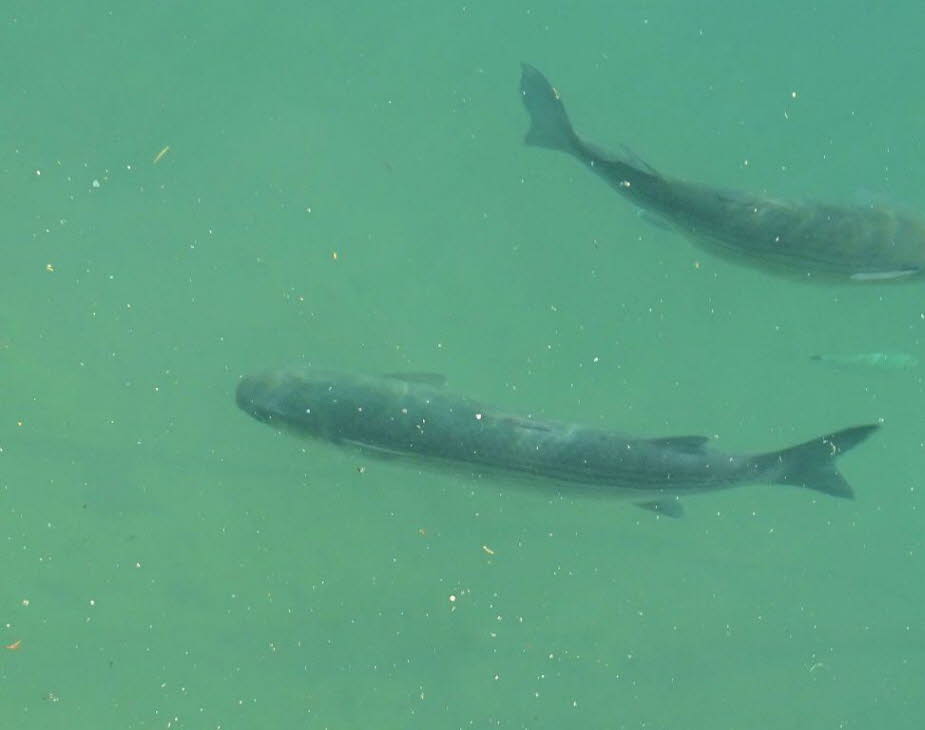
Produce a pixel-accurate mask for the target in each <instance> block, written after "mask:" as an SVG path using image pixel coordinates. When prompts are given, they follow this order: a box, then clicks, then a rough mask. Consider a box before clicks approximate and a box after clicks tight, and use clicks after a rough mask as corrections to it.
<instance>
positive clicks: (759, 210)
mask: <svg viewBox="0 0 925 730" xmlns="http://www.w3.org/2000/svg"><path fill="white" fill-rule="evenodd" d="M521 94H522V97H523V102H524V105H525V106H526V108H527V112H528V113H529V115H530V130H529V131H528V132H527V135H526V138H525V141H526V143H527V144H528V145H532V146H537V147H546V148H549V149H554V150H558V151H560V152H565V153H567V154H570V155H572V156H574V157H576V158H577V159H578V160H580V161H581V162H583V163H585V164H586V165H588V166H589V167H590V168H591V170H593V171H594V172H595V173H597V174H598V175H599V176H600V177H602V178H603V179H604V180H606V181H607V182H608V183H609V184H610V185H611V186H612V187H613V188H615V189H616V190H617V191H618V192H619V193H620V194H622V195H624V196H625V197H627V198H628V199H629V200H631V201H632V202H633V203H635V204H636V205H638V206H639V207H640V208H642V209H643V210H645V211H647V212H648V213H650V214H654V215H655V216H657V217H658V218H660V219H661V220H663V221H665V222H666V223H668V224H670V225H671V226H672V227H673V228H675V229H677V230H678V231H680V232H682V233H684V234H686V235H687V236H688V237H689V238H691V239H692V240H693V241H695V242H696V243H698V244H700V245H701V246H702V247H704V248H705V249H707V250H709V251H710V252H712V253H714V254H717V255H720V256H723V257H726V258H729V259H732V260H734V261H737V262H739V263H742V264H746V265H749V266H753V267H756V268H760V269H763V270H766V271H769V272H772V273H777V274H782V275H787V276H790V277H794V278H799V279H808V280H824V281H844V282H871V281H874V282H876V281H902V280H908V279H913V278H916V277H919V276H921V275H922V274H923V273H925V222H923V221H922V220H920V219H918V218H916V217H913V216H910V215H906V214H904V213H900V212H898V211H895V210H891V209H889V208H880V207H875V206H837V205H827V204H813V203H797V202H787V201H781V200H775V199H773V198H767V197H762V196H758V195H752V194H749V193H744V192H733V191H726V190H721V189H719V188H714V187H710V186H707V185H702V184H698V183H691V182H685V181H682V180H676V179H672V178H669V177H665V176H663V175H661V174H660V173H658V172H657V171H656V170H655V169H654V168H652V167H651V166H649V165H648V164H646V163H645V162H642V161H641V160H639V159H637V158H636V157H635V156H634V155H632V154H631V153H628V152H625V153H624V154H612V153H608V152H605V151H603V150H601V149H600V148H599V147H597V146H596V145H594V144H591V143H589V142H586V141H584V140H583V139H582V138H581V137H579V136H578V134H576V133H575V130H574V129H573V128H572V124H571V122H570V120H569V117H568V114H567V113H566V111H565V106H564V105H563V103H562V100H561V98H560V95H559V92H558V91H557V90H556V89H554V88H553V87H552V85H551V84H550V83H549V81H548V80H547V79H546V77H545V76H544V75H543V74H542V73H541V72H540V71H539V70H538V69H536V68H534V67H533V66H530V65H528V64H523V73H522V76H521Z"/></svg>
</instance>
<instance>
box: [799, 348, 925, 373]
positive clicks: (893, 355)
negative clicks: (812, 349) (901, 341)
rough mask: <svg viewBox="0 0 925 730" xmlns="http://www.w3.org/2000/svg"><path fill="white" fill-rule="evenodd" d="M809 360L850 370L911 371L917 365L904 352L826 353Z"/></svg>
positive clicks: (915, 360) (916, 362) (916, 361)
mask: <svg viewBox="0 0 925 730" xmlns="http://www.w3.org/2000/svg"><path fill="white" fill-rule="evenodd" d="M809 359H810V360H815V361H816V362H821V363H825V364H826V365H831V366H833V367H836V368H843V369H851V370H912V368H915V367H918V364H919V361H918V359H917V358H915V357H913V356H912V355H909V354H908V353H905V352H855V353H848V354H838V353H826V354H821V355H811V356H810V358H809Z"/></svg>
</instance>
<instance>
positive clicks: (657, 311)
mask: <svg viewBox="0 0 925 730" xmlns="http://www.w3.org/2000/svg"><path fill="white" fill-rule="evenodd" d="M850 5H851V6H850V7H846V6H845V4H844V3H834V2H823V3H815V4H814V5H812V6H806V4H805V3H797V2H786V3H783V4H781V3H778V4H775V5H773V6H771V5H769V6H767V7H764V8H757V9H756V8H755V7H752V6H742V8H740V9H737V10H730V8H729V7H728V3H720V2H715V1H714V2H707V3H697V4H690V3H682V2H679V1H674V2H664V3H644V2H631V3H621V4H612V3H592V2H579V3H572V4H568V5H563V6H560V5H557V4H555V3H545V4H537V3H530V4H523V3H515V4H513V5H510V4H509V5H507V6H504V8H503V9H500V6H498V5H497V4H472V5H462V4H454V3H442V4H435V3H424V2H408V3H397V4H394V3H393V4H383V3H372V2H359V3H353V4H352V5H350V7H349V8H347V7H346V6H343V5H334V4H331V3H326V4H314V5H305V4H304V3H282V4H277V5H274V6H273V7H263V6H259V7H258V6H256V5H254V4H252V3H238V4H232V3H227V2H225V3H214V2H208V3H205V4H202V3H200V4H199V5H197V6H195V7H192V6H190V5H189V4H188V3H178V2H169V1H168V2H159V3H137V4H132V5H125V6H124V7H119V6H118V5H116V6H114V5H113V4H112V3H103V2H99V1H98V0H87V1H86V2H83V3H80V4H72V5H66V6H65V5H63V4H59V5H58V7H52V6H47V5H36V4H35V3H32V2H14V3H12V4H8V6H5V7H4V9H3V11H2V13H0V28H2V29H0V44H2V47H3V48H4V58H5V61H4V63H3V64H2V65H0V82H2V88H3V89H4V91H5V94H4V96H5V101H4V103H3V112H2V116H0V119H2V125H0V131H2V135H0V195H2V198H0V199H2V201H3V202H2V203H0V205H2V210H3V218H4V226H3V245H4V251H5V266H4V279H3V307H2V309H0V365H2V368H3V373H4V376H3V378H2V381H0V399H2V403H3V406H2V409H0V447H2V453H0V516H2V519H0V546H2V551H3V552H2V561H3V566H4V568H5V571H4V574H3V580H2V583H0V640H2V644H3V645H5V646H8V647H13V648H8V649H6V650H0V697H2V707H3V710H2V712H3V716H2V717H0V726H3V727H10V728H22V729H24V730H29V729H31V728H43V729H44V728H49V727H65V726H66V727H68V728H72V729H74V730H80V729H83V728H101V727H111V728H229V729H231V728H294V727H310V728H334V729H340V728H344V729H347V728H357V727H368V728H428V729H429V728H468V727H500V728H537V729H544V728H557V729H558V728H565V727H583V728H621V729H623V728H626V729H636V728H640V729H641V728H666V729H667V728H678V729H679V730H681V729H683V730H693V729H694V728H710V729H711V730H713V729H717V728H728V729H729V730H737V729H740V728H741V729H752V728H762V730H765V729H770V728H774V729H776V728H792V727H804V728H833V729H834V728H846V729H853V728H859V729H860V728H872V727H890V728H892V729H894V730H895V729H899V728H918V727H919V726H920V725H921V721H922V720H921V717H922V710H923V700H922V695H921V689H920V685H921V677H922V675H923V672H925V635H923V632H925V626H923V611H922V607H921V606H922V603H923V598H925V596H923V589H922V585H921V579H920V576H921V575H922V571H923V567H925V564H923V545H922V532H923V531H922V516H921V515H922V497H921V486H922V476H921V474H922V472H923V465H925V456H923V443H925V434H923V431H925V429H923V420H922V416H921V410H922V409H921V404H922V403H925V388H923V382H922V372H921V371H920V370H919V369H918V368H909V369H903V370H896V371H879V370H876V369H873V370H866V369H860V370H853V371H852V370H841V369H827V368H825V367H824V366H823V367H821V366H820V365H821V364H820V363H818V362H814V361H812V360H810V356H812V355H814V354H818V353H829V352H836V353H849V354H850V353H852V352H857V353H867V352H900V353H905V354H908V355H909V356H911V357H914V358H917V359H918V360H920V361H921V360H923V359H925V345H923V341H922V338H923V332H925V297H923V291H925V290H923V289H922V285H921V284H918V285H916V284H910V285H907V286H894V287H890V286H876V285H875V286H869V287H857V288H852V287H825V286H821V287H810V286H804V285H799V284H795V283H792V282H788V281H786V280H779V279H774V278H770V277H767V276H765V275H763V274H761V273H759V272H755V271H751V270H748V269H743V268H737V267H734V266H732V265H730V264H728V263H725V262H722V261H718V260H716V259H713V258H711V257H710V256H708V255H707V254H705V253H703V252H702V251H701V250H699V249H697V248H694V247H693V246H691V245H690V244H689V243H688V242H687V241H685V240H684V239H682V238H680V237H678V236H677V235H676V234H673V233H671V232H669V231H665V230H662V229H660V228H656V227H653V226H651V225H650V224H649V223H648V222H647V221H646V220H644V219H643V218H641V217H639V216H638V215H637V214H636V212H635V211H634V210H633V209H632V207H631V206H629V205H627V204H626V203H625V201H623V200H620V199H619V198H618V197H617V196H616V195H615V194H614V193H613V192H612V191H611V190H608V189H607V187H606V186H605V185H603V184H602V183H601V182H600V181H599V180H597V179H595V178H594V176H592V175H590V174H588V173H587V172H586V171H584V170H582V169H581V167H580V166H578V165H577V164H575V162H574V161H573V160H569V159H567V158H565V157H564V156H561V155H554V154H552V153H547V152H544V151H542V150H536V149H529V148H526V147H524V146H522V144H521V138H522V135H523V132H524V130H525V128H526V115H525V113H524V111H523V109H522V107H521V104H520V100H519V98H518V90H517V86H518V75H519V62H520V61H521V60H527V61H530V62H531V63H534V64H536V65H537V66H539V67H540V68H542V69H543V70H544V71H546V72H547V73H548V74H549V76H550V78H552V79H554V81H555V83H556V84H557V86H558V87H559V88H560V89H561V90H562V93H563V94H566V95H567V97H568V106H569V111H570V113H571V114H572V118H573V120H574V122H575V124H576V126H577V127H578V128H579V129H580V130H581V131H582V132H583V133H585V134H586V135H587V136H588V137H589V138H590V139H593V140H594V141H596V142H599V143H600V144H602V145H608V144H609V145H611V146H613V147H617V146H618V145H620V144H623V143H625V144H627V145H629V146H631V147H632V148H633V150H634V151H635V152H636V153H638V154H639V155H640V156H641V157H643V158H644V159H646V160H648V161H649V162H651V163H652V164H653V165H654V166H655V167H656V168H658V169H660V170H662V171H664V172H666V173H670V174H674V175H678V176H681V177H687V178H692V179H698V180H702V181H705V182H710V183H713V184H716V185H719V186H724V187H729V188H733V189H737V188H738V189H748V190H752V191H757V192H765V193H767V194H769V195H778V196H781V197H805V198H811V199H813V198H819V199H825V200H834V201H847V202H852V201H855V200H857V196H862V197H870V196H872V197H874V198H875V199H877V200H880V199H885V200H888V201H889V202H891V203H892V204H899V205H903V206H908V207H909V208H911V209H915V208H919V209H921V208H922V207H923V201H925V183H923V181H922V176H921V174H920V171H921V168H922V160H923V159H925V148H923V146H922V142H921V130H922V128H923V120H925V101H923V98H922V95H921V94H920V93H918V92H917V91H916V89H915V88H910V81H909V79H910V78H911V76H910V74H911V73H912V72H911V70H910V69H913V68H915V65H916V64H917V63H920V46H921V39H920V32H919V28H920V27H921V24H922V21H923V20H925V18H923V17H922V16H923V11H922V8H921V7H920V6H919V5H917V4H911V3H908V2H907V3H894V4H892V5H890V6H889V8H884V9H881V8H879V7H876V6H874V5H865V4H861V3H855V4H850ZM168 147H169V150H167V151H166V152H165V153H163V155H161V156H160V159H159V160H158V161H157V162H156V163H155V162H154V160H155V158H156V157H157V156H158V155H159V153H161V152H162V151H163V150H165V149H166V148H168ZM293 362H309V363H312V364H316V365H322V366H325V367H332V368H342V369H345V370H360V371H370V372H394V371H401V370H414V371H437V372H441V373H444V374H446V376H447V377H448V379H449V381H450V383H451V385H452V387H453V389H454V390H457V391H460V392H463V393H466V394H470V395H473V396H477V397H479V398H481V399H483V400H485V401H487V402H491V403H498V404H500V405H502V406H504V407H506V408H509V409H511V410H512V411H515V412H523V413H532V414H537V415H541V416H543V417H545V418H554V419H561V420H574V421H580V422H586V423H592V424H596V425H600V426H602V427H604V426H606V427H613V428H616V429H620V430H623V431H627V432H631V433H639V434H650V435H672V434H697V433H702V434H709V435H715V436H716V437H717V438H718V441H717V446H718V447H721V448H725V449H728V450H731V451H739V450H741V451H748V450H765V449H774V448H779V447H782V446H785V445H789V444H791V443H796V442H798V441H802V440H805V439H808V438H811V437H813V436H816V435H819V434H822V433H825V432H827V431H830V430H833V429H836V428H840V427H844V426H848V425H852V424H856V423H866V422H872V421H876V420H878V419H882V420H883V422H884V428H883V429H882V431H881V433H879V434H877V436H876V437H875V438H874V439H872V440H871V441H870V442H869V443H866V444H864V445H863V446H862V447H859V448H858V450H857V451H856V452H853V453H852V454H850V455H849V456H847V457H845V458H844V460H843V461H842V467H843V470H844V472H845V474H846V475H847V477H848V478H849V480H850V481H851V483H852V484H853V485H854V487H855V489H856V491H857V493H858V498H857V499H856V500H855V501H853V502H844V501H838V500H834V499H825V498H824V497H819V496H817V495H815V494H811V493H808V492H803V491H797V490H787V489H785V488H771V487H747V488H743V489H740V490H734V491H731V492H728V493H722V494H718V495H715V496H713V495H707V496H703V497H700V498H699V499H692V500H689V502H688V503H687V505H686V508H687V515H686V517H685V518H684V519H683V520H680V521H667V520H664V519H660V520H659V519H655V517H654V516H653V515H651V514H649V513H646V512H643V511H642V510H638V509H635V508H632V507H631V506H628V505H626V504H624V503H620V502H609V501H594V500H581V499H563V500H552V501H550V500H549V498H548V495H545V494H541V495H537V494H531V493H529V492H524V491H523V490H511V489H508V488H507V487H506V485H504V484H500V483H491V482H487V481H484V480H482V481H479V480H465V479H460V478H457V477H451V476H444V475H439V474H432V473H429V472H419V471H417V470H415V469H413V468H411V469H409V468H407V467H400V466H397V465H391V464H387V463H378V462H368V461H366V460H364V459H361V458H359V457H356V456H350V455H344V454H341V453H339V452H338V451H337V450H334V449H332V448H329V447H326V446H324V445H320V444H302V443H299V442H297V441H295V440H290V439H288V438H284V437H282V436H275V435H274V434H273V433H272V432H271V431H270V430H269V429H266V428H265V427H263V426H261V425H259V424H256V423H254V422H252V421H251V420H249V419H248V418H247V417H246V416H244V415H243V414H242V413H240V412H239V411H238V410H237V409H236V408H235V405H234V400H233V391H234V387H235V384H236V382H237V378H238V377H239V376H240V375H241V374H243V373H245V372H251V371H253V370H257V369H263V368H265V367H272V366H276V365H284V364H287V363H293Z"/></svg>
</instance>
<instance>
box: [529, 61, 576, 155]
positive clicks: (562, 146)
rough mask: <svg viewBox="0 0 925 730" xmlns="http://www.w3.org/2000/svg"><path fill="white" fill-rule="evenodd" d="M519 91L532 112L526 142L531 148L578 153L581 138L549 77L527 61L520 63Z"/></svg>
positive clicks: (530, 112)
mask: <svg viewBox="0 0 925 730" xmlns="http://www.w3.org/2000/svg"><path fill="white" fill-rule="evenodd" d="M521 68H522V73H521V76H520V93H521V95H522V96H523V102H524V106H525V107H526V108H527V112H528V113H529V115H530V129H529V130H528V131H527V135H526V137H524V142H526V143H527V144H528V145H530V146H532V147H546V148H547V149H551V150H558V151H560V152H567V153H569V154H577V153H578V151H579V149H580V148H581V141H580V140H579V139H578V135H577V134H575V130H574V129H572V123H571V121H569V118H568V114H567V113H566V111H565V106H564V105H563V104H562V100H561V99H560V98H559V92H558V91H556V90H555V89H554V88H553V86H552V84H550V83H549V80H548V79H547V78H546V77H545V76H544V75H543V74H542V72H541V71H540V70H539V69H538V68H535V67H534V66H531V65H530V64H528V63H522V64H521Z"/></svg>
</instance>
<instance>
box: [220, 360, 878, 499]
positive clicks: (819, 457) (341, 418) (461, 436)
mask: <svg viewBox="0 0 925 730" xmlns="http://www.w3.org/2000/svg"><path fill="white" fill-rule="evenodd" d="M436 380H437V379H436V378H435V377H434V376H429V375H424V374H416V375H413V374H409V375H390V376H381V377H374V376H364V375H355V374H349V373H338V372H330V371H323V370H315V369H311V368H292V369H286V370H278V371H273V372H267V373H262V374H258V375H251V376H246V377H244V378H242V379H241V381H240V383H239V384H238V388H237V403H238V406H239V407H240V408H241V409H242V410H243V411H244V412H246V413H248V414H249V415H251V416H252V417H253V418H255V419H256V420H258V421H262V422H263V423H266V424H267V425H269V426H272V427H274V428H276V429H278V430H281V431H286V432H289V433H292V434H294V435H296V436H301V437H305V438H311V439H316V440H319V441H325V442H328V443H331V444H335V445H338V446H342V447H350V448H360V449H363V450H364V451H365V452H367V453H369V454H373V455H379V456H383V457H389V458H400V459H404V460H407V461H409V462H413V463H415V464H420V465H422V466H432V467H443V468H450V469H452V470H454V471H456V472H463V473H468V474H472V475H482V476H489V477H495V478H499V479H509V480H518V481H521V482H523V481H527V482H528V483H530V484H533V485H537V486H542V485H546V486H553V487H555V488H556V489H558V490H560V491H561V490H571V491H574V492H576V493H595V494H605V495H613V496H615V497H624V498H630V499H633V500H634V501H636V502H637V503H638V504H640V506H643V507H647V508H649V509H653V510H656V511H660V512H663V513H665V514H668V515H672V516H676V515H678V514H680V506H679V504H678V502H677V498H678V497H682V496H685V495H689V494H696V493H700V492H708V491H713V490H717V489H726V488H729V487H734V486H738V485H742V484H749V483H766V484H770V483H778V484H788V485H792V486H797V487H805V488H808V489H813V490H816V491H819V492H823V493H825V494H829V495H832V496H836V497H851V496H852V490H851V487H850V486H849V485H848V482H847V481H846V480H845V478H844V477H843V476H842V474H841V472H839V471H838V469H837V467H836V465H835V459H836V457H838V456H839V455H840V454H841V453H843V452H845V451H847V450H849V449H851V448H853V447H854V446H856V445H857V444H859V443H860V442H861V441H863V440H864V439H866V438H867V437H868V436H869V435H870V434H871V433H872V432H873V431H874V430H876V428H877V426H875V425H865V426H855V427H852V428H847V429H844V430H841V431H838V432H836V433H833V434H829V435H826V436H822V437H819V438H815V439H813V440H811V441H807V442H805V443H803V444H799V445H797V446H792V447H790V448H786V449H782V450H780V451H773V452H768V453H755V454H730V453H723V452H719V451H715V450H713V449H711V448H709V446H708V441H709V439H708V438H706V437H703V436H675V437H667V438H638V437H633V436H627V435H625V434H620V433H617V432H614V431H606V430H601V429H595V428H589V427H585V426H580V425H575V424H568V423H559V422H555V421H542V420H537V419H533V418H529V417H522V416H515V415H511V414H509V413H505V412H503V411H500V410H498V409H496V408H492V407H489V406H486V405H484V404H481V403H478V402H477V401H474V400H472V399H470V398H466V397H464V396H460V395H455V394H453V393H451V392H448V391H447V390H445V389H444V388H443V387H441V386H439V385H436V384H435V383H436Z"/></svg>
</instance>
